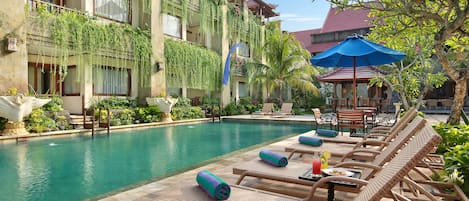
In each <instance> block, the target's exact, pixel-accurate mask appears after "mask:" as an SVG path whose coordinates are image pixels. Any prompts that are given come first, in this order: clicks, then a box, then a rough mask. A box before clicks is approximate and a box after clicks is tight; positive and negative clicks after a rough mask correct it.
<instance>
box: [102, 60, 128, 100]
mask: <svg viewBox="0 0 469 201" xmlns="http://www.w3.org/2000/svg"><path fill="white" fill-rule="evenodd" d="M130 87H131V76H130V69H125V68H115V67H108V66H94V68H93V93H94V94H95V95H116V96H130Z"/></svg>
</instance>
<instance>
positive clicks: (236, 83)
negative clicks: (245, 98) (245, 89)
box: [233, 81, 239, 102]
mask: <svg viewBox="0 0 469 201" xmlns="http://www.w3.org/2000/svg"><path fill="white" fill-rule="evenodd" d="M233 96H234V99H235V101H236V102H237V101H238V100H239V81H234V82H233Z"/></svg>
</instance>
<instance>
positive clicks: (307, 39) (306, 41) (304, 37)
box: [291, 29, 321, 49]
mask: <svg viewBox="0 0 469 201" xmlns="http://www.w3.org/2000/svg"><path fill="white" fill-rule="evenodd" d="M319 32H321V29H309V30H304V31H297V32H291V33H292V34H293V35H294V36H295V37H296V39H297V40H298V41H300V42H301V45H303V48H305V49H308V46H310V45H311V34H316V33H319Z"/></svg>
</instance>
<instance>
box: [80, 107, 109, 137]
mask: <svg viewBox="0 0 469 201" xmlns="http://www.w3.org/2000/svg"><path fill="white" fill-rule="evenodd" d="M103 112H105V113H103ZM90 113H91V114H90ZM88 114H89V115H90V116H89V117H88ZM104 114H106V116H105V117H103V115H104ZM110 116H111V114H110V111H109V109H98V122H96V120H95V110H94V109H91V110H89V109H84V111H83V128H85V129H91V137H92V138H94V134H95V127H96V125H97V126H98V128H106V134H107V136H108V137H109V133H110V132H109V129H110V127H111V123H110ZM104 120H105V121H104Z"/></svg>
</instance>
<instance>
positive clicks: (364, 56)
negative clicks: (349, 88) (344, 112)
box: [311, 34, 406, 109]
mask: <svg viewBox="0 0 469 201" xmlns="http://www.w3.org/2000/svg"><path fill="white" fill-rule="evenodd" d="M405 56H406V55H405V54H404V53H402V52H399V51H396V50H393V49H390V48H387V47H385V46H383V45H380V44H376V43H373V42H371V41H368V40H365V39H364V38H363V36H359V35H357V34H355V35H353V36H349V37H347V38H346V39H345V40H344V41H342V42H341V43H339V44H337V45H335V46H333V47H331V48H329V49H328V50H326V51H324V52H322V53H320V54H318V55H316V56H314V57H312V58H311V63H312V64H313V65H316V66H322V67H353V107H354V109H356V106H357V91H356V90H357V89H356V67H360V66H373V65H383V64H388V63H392V62H396V61H400V60H401V59H403V58H404V57H405Z"/></svg>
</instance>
